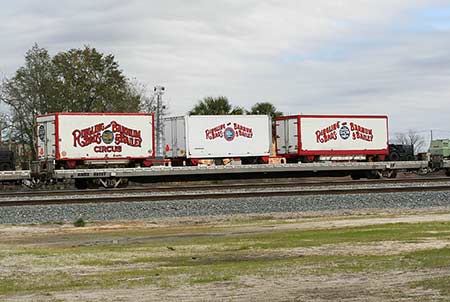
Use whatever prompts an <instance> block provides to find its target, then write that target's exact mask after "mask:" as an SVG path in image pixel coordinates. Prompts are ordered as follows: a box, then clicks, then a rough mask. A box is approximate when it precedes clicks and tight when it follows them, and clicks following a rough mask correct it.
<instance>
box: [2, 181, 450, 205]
mask: <svg viewBox="0 0 450 302" xmlns="http://www.w3.org/2000/svg"><path fill="white" fill-rule="evenodd" d="M435 179H437V178H435ZM424 180H426V181H425V182H436V181H437V180H433V181H432V180H431V179H424ZM444 180H445V181H446V182H448V184H443V185H433V186H420V185H419V186H418V185H412V186H402V187H398V186H396V187H393V186H391V187H372V188H371V187H364V188H361V187H359V188H358V187H353V188H326V189H309V190H286V191H282V190H270V191H269V190H259V191H258V190H254V191H241V192H220V191H219V192H217V191H216V192H210V193H198V192H196V193H188V194H180V193H179V191H180V187H176V188H172V190H171V191H172V192H174V193H177V192H178V194H160V195H149V194H140V195H139V194H138V195H136V194H134V195H126V193H128V192H121V193H125V194H122V195H120V196H117V194H112V193H113V192H111V190H109V191H95V192H93V191H82V192H83V195H84V196H79V195H80V194H76V195H72V197H70V198H68V197H67V196H65V197H60V194H54V195H51V196H49V193H47V195H45V196H46V198H41V199H29V200H25V199H22V200H19V199H15V200H7V199H6V200H3V201H0V207H8V206H32V205H57V204H85V203H115V202H151V201H169V200H192V199H196V200H199V199H232V198H250V197H281V196H313V195H339V194H342V195H348V194H380V193H404V192H436V191H450V181H449V179H448V178H443V179H440V181H441V182H443V181H444ZM386 182H387V183H397V184H398V183H408V184H415V183H424V181H411V180H404V181H403V182H402V181H400V180H397V181H393V180H388V181H386ZM329 183H331V184H332V185H338V186H340V185H344V184H345V185H353V186H355V185H356V184H369V183H377V184H379V183H384V182H380V181H377V182H376V181H359V182H357V183H356V184H355V182H320V183H301V184H302V185H305V186H327V184H329ZM254 185H255V186H256V184H254ZM268 185H271V186H273V184H267V183H266V184H262V185H261V186H258V187H255V189H258V188H259V187H262V186H264V187H265V188H267V186H268ZM284 185H286V186H293V185H294V184H292V183H285V184H284ZM297 185H298V183H297ZM212 187H214V189H217V188H222V186H214V185H208V186H189V188H190V190H193V188H195V189H196V190H199V188H209V189H211V188H212ZM236 187H237V185H236ZM234 188H235V187H233V188H231V189H234ZM248 188H249V186H248V185H247V186H245V189H248ZM277 188H280V187H279V186H278V185H277ZM152 189H155V188H150V190H149V188H147V189H146V190H145V191H142V192H138V193H149V192H152ZM159 189H162V187H159ZM174 189H175V190H174ZM184 189H185V190H186V188H184ZM227 189H228V190H230V186H229V185H228V186H227ZM87 192H90V194H91V196H85V195H86V194H87ZM76 193H80V192H76ZM98 193H100V194H98ZM116 193H117V192H116ZM133 193H136V192H133ZM105 194H109V195H107V196H106V195H105ZM66 195H67V193H66ZM3 196H4V195H2V197H3Z"/></svg>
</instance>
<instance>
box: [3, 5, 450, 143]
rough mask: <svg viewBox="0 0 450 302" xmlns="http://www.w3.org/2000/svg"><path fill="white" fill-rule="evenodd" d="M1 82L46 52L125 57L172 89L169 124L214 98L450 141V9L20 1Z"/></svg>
mask: <svg viewBox="0 0 450 302" xmlns="http://www.w3.org/2000/svg"><path fill="white" fill-rule="evenodd" d="M0 19H1V24H0V41H1V47H0V73H2V74H4V75H6V76H11V75H13V73H14V71H15V70H16V69H17V68H18V67H19V66H21V65H22V64H23V56H24V53H25V52H26V51H27V50H28V49H29V48H31V47H32V45H33V44H34V43H35V42H37V43H38V44H39V45H40V46H41V47H45V48H47V49H49V51H50V53H51V54H52V55H54V54H56V53H57V52H59V51H65V50H68V49H70V48H80V47H83V45H90V46H92V47H96V48H97V49H99V50H100V51H102V52H104V53H112V54H114V55H115V56H116V59H117V61H118V62H119V64H120V66H121V68H122V69H123V70H124V72H125V73H126V74H127V76H129V77H131V78H136V79H137V80H138V81H139V82H141V83H143V84H145V85H147V86H148V87H149V88H152V87H153V86H154V85H156V84H161V85H164V86H165V87H166V90H167V91H166V94H165V95H164V98H165V100H166V101H168V102H169V106H170V113H171V114H184V113H186V112H187V111H188V110H189V109H191V108H192V106H193V105H194V104H195V103H196V102H197V101H198V100H199V99H201V98H203V97H205V96H219V95H224V96H227V97H228V98H229V99H230V101H231V102H232V103H233V104H234V105H239V106H244V107H246V108H249V107H251V105H252V104H254V103H256V102H260V101H269V102H272V103H274V104H275V105H276V106H277V107H278V108H279V109H280V110H281V111H283V112H284V113H286V114H288V113H289V114H295V113H304V114H340V113H352V114H353V113H354V114H356V113H358V114H387V115H389V118H390V129H391V132H392V133H394V132H398V131H405V130H406V129H410V128H412V129H415V130H418V131H429V129H432V128H433V129H435V133H436V134H437V135H439V136H442V137H450V3H449V1H437V0H436V1H434V0H428V1H424V0H345V1H344V0H341V1H340V0H328V1H326V0H315V1H312V0H311V1H303V0H293V1H288V0H284V1H263V0H254V1H253V0H230V1H212V0H197V1H187V0H184V1H181V0H180V1H175V0H165V1H143V0H142V1H137V0H136V1H133V0H128V1H122V0H95V1H92V0H77V1H62V0H59V1H56V0H39V1H35V0H28V1H25V0H15V1H2V7H1V10H0Z"/></svg>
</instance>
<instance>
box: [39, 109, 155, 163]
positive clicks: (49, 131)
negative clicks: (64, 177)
mask: <svg viewBox="0 0 450 302" xmlns="http://www.w3.org/2000/svg"><path fill="white" fill-rule="evenodd" d="M36 127H37V129H36V132H37V152H38V160H40V161H56V162H57V163H60V164H62V165H64V166H66V167H68V168H74V167H76V166H77V165H79V164H112V163H114V164H118V163H130V162H141V163H144V162H145V163H148V164H149V165H150V163H149V162H148V161H147V160H148V159H151V158H154V157H155V139H154V135H155V133H154V121H153V114H151V113H73V112H65V113H52V114H47V115H42V116H38V117H37V120H36ZM144 165H145V164H144Z"/></svg>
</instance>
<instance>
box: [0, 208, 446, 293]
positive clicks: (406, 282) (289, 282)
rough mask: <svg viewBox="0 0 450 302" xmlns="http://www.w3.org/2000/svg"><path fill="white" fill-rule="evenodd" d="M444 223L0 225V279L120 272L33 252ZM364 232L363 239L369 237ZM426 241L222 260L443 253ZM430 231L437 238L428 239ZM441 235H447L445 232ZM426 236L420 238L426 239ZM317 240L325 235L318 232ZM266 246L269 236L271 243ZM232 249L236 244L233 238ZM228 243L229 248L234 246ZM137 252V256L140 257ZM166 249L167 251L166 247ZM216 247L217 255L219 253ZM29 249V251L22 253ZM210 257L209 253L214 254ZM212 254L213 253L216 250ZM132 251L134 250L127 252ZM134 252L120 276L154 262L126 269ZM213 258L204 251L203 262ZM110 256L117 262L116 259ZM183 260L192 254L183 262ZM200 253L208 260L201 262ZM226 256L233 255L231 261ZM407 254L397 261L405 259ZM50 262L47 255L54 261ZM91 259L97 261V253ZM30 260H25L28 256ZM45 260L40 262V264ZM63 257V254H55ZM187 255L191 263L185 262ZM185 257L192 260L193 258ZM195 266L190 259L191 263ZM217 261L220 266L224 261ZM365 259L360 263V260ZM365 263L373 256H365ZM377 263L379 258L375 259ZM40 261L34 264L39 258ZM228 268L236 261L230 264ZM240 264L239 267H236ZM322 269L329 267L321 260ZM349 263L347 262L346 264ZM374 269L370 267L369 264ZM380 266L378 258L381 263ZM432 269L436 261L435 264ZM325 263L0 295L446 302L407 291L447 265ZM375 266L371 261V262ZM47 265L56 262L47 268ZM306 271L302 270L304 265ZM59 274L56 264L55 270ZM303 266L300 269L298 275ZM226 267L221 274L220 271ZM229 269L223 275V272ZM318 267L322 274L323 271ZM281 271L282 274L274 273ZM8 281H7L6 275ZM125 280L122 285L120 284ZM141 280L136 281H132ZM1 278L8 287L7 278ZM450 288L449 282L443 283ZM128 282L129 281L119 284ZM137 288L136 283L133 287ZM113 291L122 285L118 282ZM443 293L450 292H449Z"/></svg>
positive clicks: (340, 219)
mask: <svg viewBox="0 0 450 302" xmlns="http://www.w3.org/2000/svg"><path fill="white" fill-rule="evenodd" d="M447 222H450V213H449V211H448V209H422V210H408V211H397V212H392V211H390V212H385V211H383V210H379V211H376V210H374V211H371V212H363V211H359V212H348V211H347V212H321V213H302V214H274V215H270V216H268V215H264V216H255V215H252V216H246V215H240V216H233V217H196V218H183V219H161V220H152V221H119V222H118V221H116V222H110V223H104V222H102V223H89V224H88V225H87V226H86V227H84V228H75V227H73V226H71V225H20V226H15V225H0V238H1V241H0V251H1V254H0V274H3V275H4V276H13V277H14V278H15V277H17V275H20V273H21V272H20V270H29V272H30V273H36V272H37V273H39V272H41V271H42V272H43V273H45V272H49V271H51V270H52V269H63V270H64V271H65V272H71V271H77V272H78V273H80V270H81V273H80V274H85V275H89V274H93V273H97V272H104V271H107V272H110V271H113V270H120V269H121V268H120V267H118V266H113V267H101V266H93V265H92V266H89V265H83V266H80V265H79V264H73V266H72V267H71V266H70V263H69V264H67V263H63V262H64V259H63V258H60V259H59V258H58V259H59V260H58V261H62V262H61V264H60V267H59V268H55V267H51V265H48V264H46V265H44V266H42V265H36V266H35V264H34V262H33V261H36V257H35V255H34V254H33V253H35V251H36V250H34V249H37V250H40V249H41V248H44V249H47V248H67V247H92V246H94V247H97V246H99V247H105V246H108V245H120V244H124V245H136V246H137V247H138V248H141V247H142V246H145V245H146V244H147V243H153V242H155V241H158V242H159V241H164V242H174V240H178V239H182V240H187V241H188V242H189V240H190V239H192V240H193V243H192V245H193V247H189V253H191V251H192V250H195V251H196V252H199V251H201V253H203V254H202V255H204V257H205V258H208V257H209V254H205V251H208V249H209V248H210V247H211V246H210V245H208V244H209V243H208V242H207V243H202V244H197V243H195V240H197V239H198V238H200V239H202V240H204V239H205V238H212V239H211V240H217V238H219V239H220V238H224V239H225V238H226V239H227V240H228V239H229V238H230V237H233V236H234V237H236V236H237V238H238V239H239V238H240V237H239V236H241V235H242V236H245V240H250V239H249V238H252V236H266V235H269V236H270V234H272V233H273V234H279V233H282V232H306V231H308V232H309V231H324V232H327V231H329V230H347V229H352V228H358V227H370V228H369V229H367V230H368V231H377V229H378V228H379V227H382V226H383V227H385V226H386V225H390V224H411V225H419V226H420V225H422V224H426V223H447ZM367 230H365V231H367ZM421 232H422V233H426V234H425V235H423V234H422V235H421V237H420V238H417V239H411V238H407V239H405V240H396V238H395V237H393V238H389V239H385V240H378V239H377V240H374V241H370V240H362V241H358V240H354V238H350V239H349V242H345V241H344V242H342V243H341V242H334V241H333V242H331V243H330V242H328V241H327V242H325V241H324V242H323V243H320V244H312V245H311V246H308V245H302V246H289V247H284V248H281V247H280V248H265V249H253V248H250V250H249V251H246V252H245V254H239V253H237V252H236V254H233V253H231V254H230V253H228V254H227V255H228V256H227V257H242V258H245V260H249V259H250V260H252V259H258V260H261V259H262V260H264V259H268V260H274V259H275V260H277V259H280V260H284V259H295V258H304V259H308V257H315V258H314V259H316V258H317V257H325V258H324V259H328V258H327V257H333V259H335V260H333V261H336V262H337V263H338V264H339V261H341V260H339V257H346V258H345V259H349V258H350V259H351V257H375V259H377V258H376V257H381V256H383V257H388V258H386V259H387V260H386V261H389V257H390V256H392V257H394V256H395V257H400V258H398V259H403V258H402V257H406V258H408V257H410V256H409V255H411V253H415V252H421V251H425V252H426V251H435V250H442V249H448V248H450V228H448V229H445V228H444V229H442V228H440V229H439V230H438V231H436V230H435V229H432V228H430V229H429V230H427V229H425V231H421ZM436 232H438V233H439V236H438V237H437V236H435V235H436ZM446 233H447V234H446ZM427 234H428V235H429V237H428V235H427ZM318 236H323V233H320V234H318ZM269 238H270V237H269ZM238 241H239V242H241V241H243V239H239V240H238ZM233 244H234V243H233ZM138 248H137V249H138ZM167 248H168V249H173V250H175V248H172V247H170V246H168V247H167ZM176 248H177V250H176V251H175V253H176V257H183V256H185V255H186V254H185V252H184V251H185V250H183V248H186V247H185V245H183V246H182V248H178V246H177V247H176ZM221 248H222V247H221ZM30 250H33V253H30V254H29V255H28V254H27V255H24V254H25V253H28V252H29V251H30ZM213 250H214V249H213ZM214 251H216V250H214ZM135 253H138V252H135ZM135 253H134V252H133V251H129V250H127V251H124V252H123V254H119V255H122V258H123V259H125V260H124V261H125V262H124V263H125V264H124V265H125V266H127V268H128V269H130V268H131V267H133V268H139V269H149V268H151V267H153V266H154V263H152V262H146V263H145V264H134V265H132V264H131V262H130V263H128V262H126V259H127V257H129V259H131V258H132V257H135V256H136V255H135ZM167 253H168V251H167V249H166V248H164V249H156V248H155V249H153V250H151V256H152V257H165V256H166V254H167ZM215 253H216V252H211V256H210V257H211V258H214V257H215V255H216V254H215ZM114 255H116V254H114ZM189 255H191V254H189ZM205 255H208V256H205ZM230 255H232V256H230ZM403 255H405V256H403ZM53 256H54V255H52V254H51V255H50V256H49V257H53ZM95 256H96V257H99V256H98V255H97V254H96V255H95ZM27 257H28V258H27ZM40 257H41V258H45V257H46V256H42V255H41V256H40ZM61 257H62V256H61ZM189 257H190V256H189ZM192 258H193V257H192ZM193 259H194V258H193ZM224 259H225V258H224ZM364 259H365V258H364ZM369 259H372V258H369ZM383 259H385V258H383ZM38 260H39V259H38ZM233 260H235V259H234V258H233ZM240 260H242V259H240ZM327 261H328V260H327ZM346 261H348V260H346ZM377 261H378V260H377ZM383 261H384V260H383ZM433 261H436V260H433ZM326 263H327V264H323V265H322V264H315V265H317V269H316V268H315V267H311V266H310V265H306V266H304V267H301V266H298V265H292V266H291V265H290V264H288V265H285V266H283V267H280V266H276V267H274V268H273V271H271V270H270V269H271V268H269V269H266V270H264V274H260V273H254V274H253V273H243V274H238V276H234V277H233V278H231V279H230V280H225V279H224V280H211V281H210V282H201V283H193V282H185V281H183V280H185V279H184V278H185V275H186V274H189V272H186V271H182V272H181V271H180V273H177V274H176V275H175V277H174V278H175V279H176V280H177V282H175V283H170V284H166V285H163V286H161V284H159V283H149V284H145V285H143V284H138V285H133V286H130V285H128V283H126V284H127V285H125V286H113V287H109V286H106V287H104V286H101V287H93V288H89V287H88V288H83V287H81V288H76V289H70V286H69V288H64V289H58V290H54V289H51V288H50V289H46V290H44V291H42V290H37V291H35V292H33V291H32V290H31V291H30V290H28V291H22V292H17V293H15V292H14V291H13V292H11V291H9V292H5V294H3V295H2V294H0V301H215V300H218V301H330V300H332V301H388V300H389V301H419V300H421V301H435V300H440V299H442V300H443V301H448V299H450V297H448V296H446V293H445V292H442V291H439V290H438V289H434V288H426V287H423V286H411V284H414V283H415V282H420V281H422V280H428V279H433V278H448V277H450V266H449V265H448V264H447V263H446V262H445V263H442V265H441V264H438V265H436V263H432V265H431V266H430V267H426V266H417V267H407V268H406V267H405V268H404V269H403V268H402V267H395V269H386V270H378V269H375V270H373V269H367V268H366V267H364V268H362V269H360V270H351V271H342V270H341V271H340V270H328V267H325V266H327V265H330V263H334V262H326ZM377 263H378V262H377ZM53 265H54V264H53ZM303 265H304V264H303ZM56 266H58V265H56ZM304 268H306V269H304ZM224 269H225V268H224ZM226 269H228V268H226ZM323 269H325V270H326V272H325V273H324V272H322V270H323ZM279 270H282V271H283V273H280V272H279ZM11 278H12V277H11ZM126 278H130V277H126ZM136 278H144V277H139V276H138V277H136ZM5 280H6V279H5ZM449 280H450V279H449ZM126 281H127V282H129V281H130V280H126ZM137 281H139V280H137ZM119 284H120V282H119ZM449 286H450V285H449Z"/></svg>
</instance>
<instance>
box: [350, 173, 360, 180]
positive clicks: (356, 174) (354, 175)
mask: <svg viewBox="0 0 450 302" xmlns="http://www.w3.org/2000/svg"><path fill="white" fill-rule="evenodd" d="M350 177H351V178H352V179H353V180H360V179H361V172H353V173H352V174H350Z"/></svg>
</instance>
